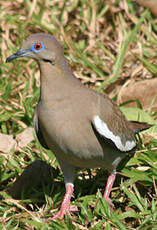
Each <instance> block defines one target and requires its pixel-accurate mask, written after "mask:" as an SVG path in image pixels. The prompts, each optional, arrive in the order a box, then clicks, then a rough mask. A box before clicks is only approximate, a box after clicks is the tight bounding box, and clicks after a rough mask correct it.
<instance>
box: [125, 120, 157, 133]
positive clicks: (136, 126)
mask: <svg viewBox="0 0 157 230" xmlns="http://www.w3.org/2000/svg"><path fill="white" fill-rule="evenodd" d="M129 122H130V126H131V127H132V129H133V131H134V133H135V134H137V133H139V132H142V131H144V130H146V129H149V128H151V127H152V126H154V125H152V124H147V123H145V122H139V121H129Z"/></svg>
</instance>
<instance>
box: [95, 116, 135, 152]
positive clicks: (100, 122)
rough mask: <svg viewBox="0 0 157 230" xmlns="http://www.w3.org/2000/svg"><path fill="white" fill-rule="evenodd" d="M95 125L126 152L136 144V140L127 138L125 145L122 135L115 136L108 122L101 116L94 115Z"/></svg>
mask: <svg viewBox="0 0 157 230" xmlns="http://www.w3.org/2000/svg"><path fill="white" fill-rule="evenodd" d="M93 124H94V127H95V128H96V130H97V132H98V133H99V134H101V135H102V136H104V137H105V138H107V139H110V140H111V141H113V143H114V144H115V145H116V147H117V148H118V149H119V150H121V151H124V152H127V151H130V150H131V149H133V148H134V147H135V146H136V141H135V140H132V141H130V140H127V141H126V143H125V145H124V144H123V143H122V141H121V138H120V136H115V135H114V134H113V133H112V132H111V131H110V130H109V128H108V126H107V124H106V123H105V122H104V121H103V120H101V119H100V117H99V116H98V115H97V116H94V123H93Z"/></svg>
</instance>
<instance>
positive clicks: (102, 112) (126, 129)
mask: <svg viewBox="0 0 157 230" xmlns="http://www.w3.org/2000/svg"><path fill="white" fill-rule="evenodd" d="M97 111H98V114H95V116H94V117H93V120H92V124H93V126H94V128H95V130H96V131H97V132H98V133H99V135H101V136H102V137H103V138H104V139H105V140H106V141H107V142H109V143H111V144H112V145H114V146H115V147H116V148H117V149H118V150H120V151H122V152H129V151H131V150H133V149H134V148H135V147H136V139H135V135H134V132H133V130H132V128H131V126H130V123H129V122H128V121H127V120H126V119H125V117H124V115H123V114H122V112H121V111H120V109H119V107H118V106H117V105H116V104H115V103H114V102H112V101H111V100H110V99H109V98H108V97H102V96H101V95H99V109H97Z"/></svg>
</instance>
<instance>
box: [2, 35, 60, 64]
mask: <svg viewBox="0 0 157 230" xmlns="http://www.w3.org/2000/svg"><path fill="white" fill-rule="evenodd" d="M62 56H63V50H62V48H61V46H60V44H59V42H58V41H57V40H56V39H55V38H54V37H53V36H51V35H49V34H44V33H37V34H32V35H30V36H29V37H28V38H27V39H26V40H25V41H24V43H23V45H22V48H21V49H20V50H19V51H17V52H16V53H14V54H13V55H11V56H9V57H8V58H7V59H6V62H10V61H12V60H13V59H15V58H20V57H29V58H33V59H35V60H37V61H39V62H40V61H45V62H50V63H52V64H53V63H54V62H55V61H56V60H57V59H58V57H62Z"/></svg>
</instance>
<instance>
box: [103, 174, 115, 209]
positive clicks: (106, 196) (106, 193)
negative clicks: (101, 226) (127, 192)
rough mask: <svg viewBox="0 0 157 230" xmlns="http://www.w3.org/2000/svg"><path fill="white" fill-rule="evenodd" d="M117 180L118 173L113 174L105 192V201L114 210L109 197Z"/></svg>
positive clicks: (108, 180)
mask: <svg viewBox="0 0 157 230" xmlns="http://www.w3.org/2000/svg"><path fill="white" fill-rule="evenodd" d="M115 178H116V173H115V172H112V173H111V174H110V175H109V177H108V179H107V184H106V188H105V192H104V195H103V197H104V199H105V200H106V201H107V203H108V204H109V206H110V207H111V208H114V204H112V201H111V199H110V198H109V196H110V192H111V189H112V186H113V183H114V181H115Z"/></svg>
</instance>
